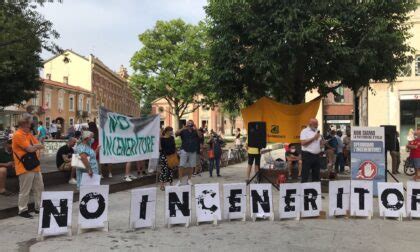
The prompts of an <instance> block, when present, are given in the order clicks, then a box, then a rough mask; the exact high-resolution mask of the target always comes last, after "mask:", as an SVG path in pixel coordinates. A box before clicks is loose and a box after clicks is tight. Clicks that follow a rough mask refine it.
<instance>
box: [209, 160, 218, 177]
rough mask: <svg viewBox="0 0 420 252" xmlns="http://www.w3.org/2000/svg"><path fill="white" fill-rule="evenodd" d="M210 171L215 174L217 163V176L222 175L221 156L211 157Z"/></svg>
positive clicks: (211, 174)
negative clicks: (214, 169)
mask: <svg viewBox="0 0 420 252" xmlns="http://www.w3.org/2000/svg"><path fill="white" fill-rule="evenodd" d="M209 163H210V166H209V172H210V176H213V168H214V166H215V165H216V174H217V176H219V175H220V158H212V159H209Z"/></svg>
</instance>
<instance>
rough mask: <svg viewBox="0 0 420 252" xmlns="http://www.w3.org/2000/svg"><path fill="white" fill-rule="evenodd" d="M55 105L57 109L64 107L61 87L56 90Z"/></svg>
mask: <svg viewBox="0 0 420 252" xmlns="http://www.w3.org/2000/svg"><path fill="white" fill-rule="evenodd" d="M57 105H58V109H59V110H63V109H64V92H63V90H62V89H61V90H59V91H58V100H57Z"/></svg>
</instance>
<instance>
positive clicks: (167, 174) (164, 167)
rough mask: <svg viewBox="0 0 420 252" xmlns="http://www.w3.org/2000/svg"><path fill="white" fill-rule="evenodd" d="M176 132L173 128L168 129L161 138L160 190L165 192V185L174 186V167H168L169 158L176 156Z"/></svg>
mask: <svg viewBox="0 0 420 252" xmlns="http://www.w3.org/2000/svg"><path fill="white" fill-rule="evenodd" d="M173 135H174V130H173V128H172V127H166V128H165V129H164V130H163V131H162V136H161V137H160V148H161V149H160V157H159V165H160V175H159V182H160V190H162V191H164V190H165V183H167V182H169V183H170V185H172V181H173V167H171V168H169V166H168V157H169V156H171V155H174V154H175V155H176V147H175V138H174V137H173Z"/></svg>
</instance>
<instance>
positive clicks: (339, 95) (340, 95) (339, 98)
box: [334, 86, 344, 103]
mask: <svg viewBox="0 0 420 252" xmlns="http://www.w3.org/2000/svg"><path fill="white" fill-rule="evenodd" d="M335 91H336V92H337V95H335V96H334V102H335V103H343V102H344V87H342V86H339V87H338V88H336V89H335Z"/></svg>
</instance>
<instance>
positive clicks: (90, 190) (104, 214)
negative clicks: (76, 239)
mask: <svg viewBox="0 0 420 252" xmlns="http://www.w3.org/2000/svg"><path fill="white" fill-rule="evenodd" d="M108 194H109V185H100V186H81V187H80V196H79V222H78V224H79V229H87V228H106V227H107V223H108Z"/></svg>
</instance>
